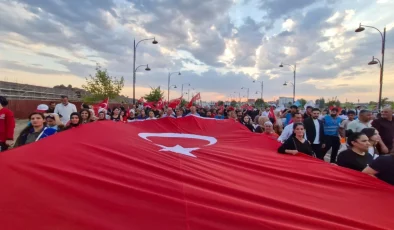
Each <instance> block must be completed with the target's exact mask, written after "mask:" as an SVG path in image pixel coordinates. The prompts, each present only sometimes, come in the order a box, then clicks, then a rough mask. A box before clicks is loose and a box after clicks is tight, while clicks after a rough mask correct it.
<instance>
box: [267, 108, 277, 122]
mask: <svg viewBox="0 0 394 230" xmlns="http://www.w3.org/2000/svg"><path fill="white" fill-rule="evenodd" d="M268 118H269V119H270V120H271V122H272V123H273V124H275V123H276V116H275V111H274V107H272V106H271V108H270V111H269V113H268Z"/></svg>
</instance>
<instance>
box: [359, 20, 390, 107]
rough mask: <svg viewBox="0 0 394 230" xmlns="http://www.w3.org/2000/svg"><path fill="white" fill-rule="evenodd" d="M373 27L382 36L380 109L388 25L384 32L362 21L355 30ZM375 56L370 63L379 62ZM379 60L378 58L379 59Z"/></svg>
mask: <svg viewBox="0 0 394 230" xmlns="http://www.w3.org/2000/svg"><path fill="white" fill-rule="evenodd" d="M366 27H367V28H372V29H375V30H377V31H379V33H380V36H381V38H382V50H381V52H382V59H381V61H379V63H380V80H379V101H378V109H379V110H381V109H382V88H383V70H384V50H385V48H386V27H384V29H383V33H382V32H381V31H380V30H379V29H378V28H376V27H373V26H367V25H362V24H361V23H360V25H359V26H358V28H357V29H356V30H355V32H357V33H359V32H362V31H364V30H365V28H366ZM375 59H377V58H375V57H373V58H372V61H371V62H369V63H368V65H374V64H378V63H377V62H376V61H375ZM377 60H378V59H377Z"/></svg>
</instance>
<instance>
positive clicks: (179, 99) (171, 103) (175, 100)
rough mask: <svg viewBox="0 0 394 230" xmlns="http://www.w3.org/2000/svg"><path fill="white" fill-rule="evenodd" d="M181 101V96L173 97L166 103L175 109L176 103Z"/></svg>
mask: <svg viewBox="0 0 394 230" xmlns="http://www.w3.org/2000/svg"><path fill="white" fill-rule="evenodd" d="M181 102H182V96H181V97H180V98H177V99H173V100H171V101H170V103H168V107H170V108H173V109H175V108H176V107H177V106H178V105H180V104H181Z"/></svg>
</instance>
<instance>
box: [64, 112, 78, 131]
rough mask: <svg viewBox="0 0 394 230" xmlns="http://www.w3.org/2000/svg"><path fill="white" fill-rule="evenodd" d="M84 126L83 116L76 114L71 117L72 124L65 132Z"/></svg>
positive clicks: (70, 123) (69, 124)
mask: <svg viewBox="0 0 394 230" xmlns="http://www.w3.org/2000/svg"><path fill="white" fill-rule="evenodd" d="M81 124H82V118H81V114H79V113H77V112H74V113H71V115H70V122H69V123H68V125H67V127H66V128H65V129H64V130H69V129H73V128H76V127H78V126H80V125H81Z"/></svg>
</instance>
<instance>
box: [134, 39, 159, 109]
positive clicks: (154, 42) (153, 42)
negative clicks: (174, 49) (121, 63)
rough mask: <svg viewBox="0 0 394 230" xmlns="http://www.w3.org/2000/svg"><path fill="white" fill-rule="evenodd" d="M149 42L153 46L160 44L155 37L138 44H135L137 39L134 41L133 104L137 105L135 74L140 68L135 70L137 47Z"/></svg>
mask: <svg viewBox="0 0 394 230" xmlns="http://www.w3.org/2000/svg"><path fill="white" fill-rule="evenodd" d="M147 40H153V41H152V44H157V43H159V42H158V41H157V40H156V39H155V38H154V37H153V38H147V39H142V40H141V41H139V42H137V44H136V43H135V39H134V47H133V48H134V54H133V104H135V82H136V76H135V72H136V71H137V69H138V67H137V68H135V61H136V59H137V58H136V52H137V47H138V45H139V44H140V42H142V41H147Z"/></svg>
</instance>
